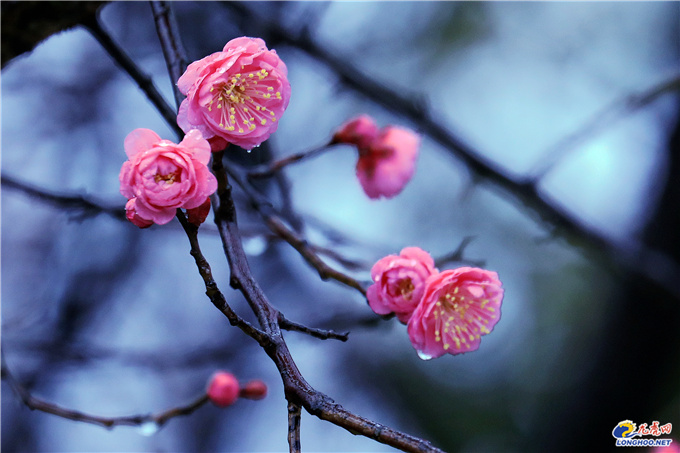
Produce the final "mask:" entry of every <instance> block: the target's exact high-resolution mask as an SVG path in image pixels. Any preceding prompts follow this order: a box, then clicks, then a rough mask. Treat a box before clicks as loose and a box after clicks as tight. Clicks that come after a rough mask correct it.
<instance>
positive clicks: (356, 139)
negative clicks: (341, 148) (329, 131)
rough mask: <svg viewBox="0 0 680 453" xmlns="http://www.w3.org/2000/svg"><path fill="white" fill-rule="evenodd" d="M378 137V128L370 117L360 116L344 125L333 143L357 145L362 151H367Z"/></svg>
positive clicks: (334, 136) (336, 133)
mask: <svg viewBox="0 0 680 453" xmlns="http://www.w3.org/2000/svg"><path fill="white" fill-rule="evenodd" d="M377 135H378V126H377V125H376V124H375V121H373V118H371V117H370V116H368V115H365V114H364V115H359V116H357V117H356V118H352V119H351V120H349V121H347V122H346V123H344V124H343V125H342V126H340V127H339V128H338V130H337V131H336V132H335V134H334V135H333V140H332V141H331V144H333V143H347V144H351V145H356V146H357V147H358V148H359V149H360V150H361V149H366V148H368V146H369V145H370V144H371V142H372V141H373V140H374V139H375V138H376V136H377Z"/></svg>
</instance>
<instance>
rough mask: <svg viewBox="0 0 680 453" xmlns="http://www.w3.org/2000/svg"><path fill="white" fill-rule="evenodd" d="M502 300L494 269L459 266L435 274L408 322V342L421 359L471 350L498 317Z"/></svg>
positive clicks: (501, 290) (491, 328)
mask: <svg viewBox="0 0 680 453" xmlns="http://www.w3.org/2000/svg"><path fill="white" fill-rule="evenodd" d="M502 300H503V289H502V288H501V282H500V280H499V279H498V274H496V273H495V272H492V271H487V270H484V269H478V268H472V267H460V268H458V269H452V270H445V271H443V272H441V273H438V274H434V275H432V276H431V277H430V278H428V280H427V282H426V284H425V292H424V294H423V298H422V301H421V302H420V304H419V305H418V307H417V308H416V309H415V310H414V311H413V314H412V315H411V319H410V320H409V322H408V335H409V338H410V339H411V343H412V344H413V347H414V348H415V349H416V351H417V352H418V355H419V356H420V357H421V358H422V359H424V360H428V359H431V358H435V357H440V356H442V355H444V354H446V353H448V354H460V353H463V352H470V351H474V350H476V349H477V348H479V343H480V337H481V336H482V335H486V334H488V333H490V332H491V330H493V327H494V326H495V325H496V323H497V322H498V320H499V319H500V316H501V310H500V308H501V302H502Z"/></svg>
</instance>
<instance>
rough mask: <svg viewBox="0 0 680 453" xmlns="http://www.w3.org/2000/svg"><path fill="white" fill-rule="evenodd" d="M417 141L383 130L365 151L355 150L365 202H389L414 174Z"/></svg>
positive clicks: (413, 135) (408, 135)
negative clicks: (368, 199)
mask: <svg viewBox="0 0 680 453" xmlns="http://www.w3.org/2000/svg"><path fill="white" fill-rule="evenodd" d="M419 146H420V137H419V136H418V134H416V133H415V132H413V131H411V130H409V129H404V128H400V127H395V126H387V127H385V128H384V129H382V131H381V132H380V134H379V135H378V136H377V137H375V139H374V140H373V141H372V142H371V143H370V145H369V146H368V147H367V148H364V149H362V148H360V149H359V161H358V162H357V177H358V178H359V182H360V183H361V187H363V189H364V192H366V195H368V196H369V198H373V199H376V198H380V197H385V198H392V197H394V196H395V195H397V194H398V193H399V192H401V191H402V190H403V189H404V186H406V183H408V182H409V181H410V180H411V177H412V176H413V173H414V172H415V166H416V158H417V157H418V148H419Z"/></svg>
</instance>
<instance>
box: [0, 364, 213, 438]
mask: <svg viewBox="0 0 680 453" xmlns="http://www.w3.org/2000/svg"><path fill="white" fill-rule="evenodd" d="M2 379H4V380H6V381H7V383H8V384H9V386H10V387H11V388H12V390H13V391H14V393H16V395H17V396H18V397H19V398H20V399H21V401H22V402H23V403H24V405H25V406H26V407H28V408H29V409H31V410H37V411H40V412H45V413H47V414H52V415H56V416H58V417H61V418H66V419H68V420H74V421H77V422H83V423H91V424H93V425H98V426H103V427H105V428H113V427H115V426H140V427H142V428H145V427H147V426H148V427H150V429H153V431H156V430H158V429H159V428H161V427H162V426H163V425H164V424H165V423H166V422H167V421H168V420H170V419H171V418H175V417H179V416H181V415H189V414H192V413H193V412H195V411H196V410H197V409H198V408H200V407H201V406H203V405H204V404H205V403H207V402H208V396H207V395H205V394H203V395H201V396H200V397H198V398H197V399H195V400H194V401H192V402H191V403H189V404H187V405H185V406H178V407H174V408H171V409H167V410H165V411H162V412H159V413H157V414H140V415H128V416H124V417H101V416H98V415H92V414H86V413H84V412H80V411H76V410H72V409H67V408H64V407H61V406H58V405H56V404H53V403H49V402H47V401H45V400H42V399H40V398H36V397H34V396H33V395H31V393H30V392H29V391H28V389H26V387H24V386H23V385H21V383H19V381H17V380H16V379H15V378H14V376H13V375H12V373H11V372H10V370H9V368H8V367H7V363H6V362H5V357H4V354H3V355H2Z"/></svg>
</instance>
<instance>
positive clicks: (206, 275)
mask: <svg viewBox="0 0 680 453" xmlns="http://www.w3.org/2000/svg"><path fill="white" fill-rule="evenodd" d="M177 219H178V220H179V222H180V224H181V225H182V228H184V231H185V232H186V234H187V237H188V238H189V244H191V256H193V257H194V260H195V261H196V267H197V268H198V272H199V274H201V277H202V278H203V282H204V283H205V293H206V295H207V296H208V298H209V299H210V302H212V304H213V305H214V306H215V307H216V308H217V309H218V310H219V311H220V312H222V314H223V315H224V316H226V317H227V319H228V320H229V323H230V324H231V325H232V326H236V327H238V328H239V329H241V330H242V331H243V332H244V333H245V334H246V335H248V336H249V337H251V338H253V339H254V340H255V341H257V342H258V343H259V344H260V345H261V346H265V345H266V344H267V343H268V339H267V337H266V336H265V335H264V333H263V332H262V331H260V330H258V329H256V328H255V327H253V326H252V325H251V324H250V323H249V322H247V321H245V320H243V319H241V317H239V316H238V315H237V314H236V312H234V310H232V308H231V307H230V306H229V304H227V300H226V299H225V297H224V294H222V292H221V291H220V289H219V288H218V287H217V283H215V280H214V279H213V276H212V271H211V269H210V264H209V263H208V260H206V259H205V257H204V256H203V253H202V252H201V247H200V246H199V244H198V227H197V226H196V225H194V224H192V223H189V222H188V221H187V219H186V216H185V215H184V213H183V212H182V211H181V210H180V209H178V210H177Z"/></svg>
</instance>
